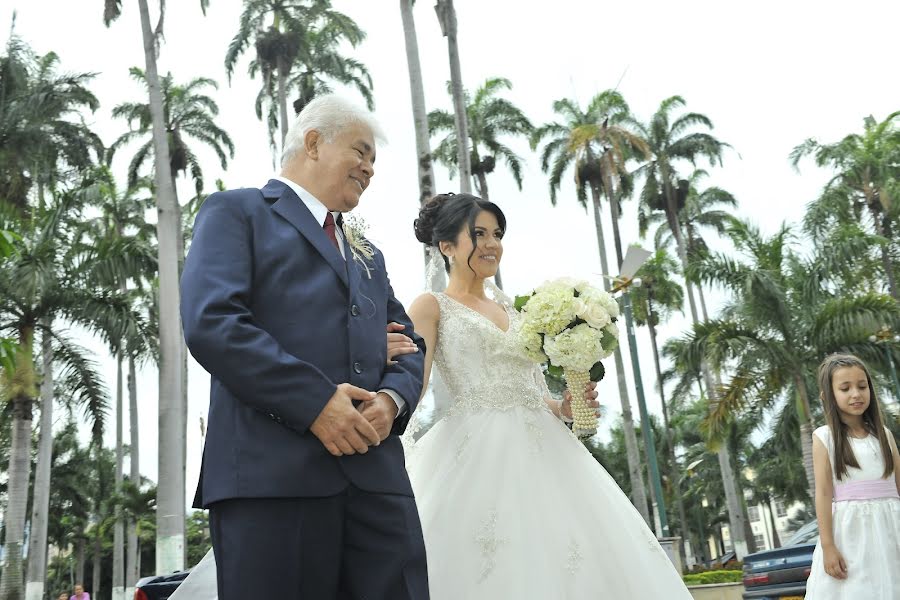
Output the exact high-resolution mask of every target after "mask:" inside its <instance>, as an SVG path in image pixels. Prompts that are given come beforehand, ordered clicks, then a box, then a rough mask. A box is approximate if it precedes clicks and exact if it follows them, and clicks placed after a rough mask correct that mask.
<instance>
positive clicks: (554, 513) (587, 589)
mask: <svg viewBox="0 0 900 600" xmlns="http://www.w3.org/2000/svg"><path fill="white" fill-rule="evenodd" d="M505 229H506V223H505V218H504V216H503V213H502V212H501V211H500V209H499V208H497V207H496V206H495V205H493V204H491V203H488V202H485V201H483V200H480V199H478V198H476V197H474V196H470V195H466V194H460V195H455V196H454V195H449V196H438V197H436V198H435V199H434V200H432V201H431V202H430V203H429V204H428V205H426V206H425V207H424V208H423V209H422V211H421V212H420V215H419V219H418V220H417V221H416V236H417V237H418V239H419V240H420V241H422V242H423V243H426V244H427V245H429V246H432V247H434V248H437V249H438V250H439V251H440V253H441V254H440V256H438V259H440V258H441V256H443V257H444V258H445V260H446V263H445V264H446V265H447V266H448V267H449V282H448V285H447V288H446V291H445V292H444V293H437V294H425V295H422V296H420V297H419V298H417V299H416V301H415V302H413V304H412V305H411V306H410V309H409V314H410V317H411V318H412V320H413V323H414V324H415V327H416V332H417V333H418V334H419V335H421V336H423V337H424V338H425V340H426V344H427V348H428V352H427V354H426V357H425V369H426V381H427V377H428V373H429V371H430V368H431V365H432V362H433V364H435V365H436V366H437V369H438V371H439V372H440V374H441V376H442V378H443V380H444V382H445V383H446V386H447V388H448V390H449V395H450V406H449V408H448V410H447V411H446V412H444V413H443V414H442V415H441V416H440V419H439V420H438V421H437V422H436V423H435V424H434V425H433V426H432V427H431V428H430V429H429V430H428V432H427V433H425V435H423V436H422V437H420V438H419V439H417V440H415V441H413V438H414V437H415V435H416V433H417V432H416V429H417V422H418V418H417V416H416V415H414V416H413V422H412V423H411V425H410V427H409V428H408V429H407V433H406V435H404V438H405V441H406V442H407V443H406V450H407V453H406V456H407V470H408V471H409V475H410V480H411V481H412V484H413V490H414V492H415V495H416V502H417V505H418V507H419V515H420V518H421V521H422V530H423V532H424V535H425V547H426V549H427V553H428V579H429V589H430V592H431V598H432V600H451V599H452V600H457V599H462V598H465V599H467V600H478V599H484V600H487V599H491V600H493V599H513V598H515V599H516V600H521V599H534V600H549V599H552V600H557V599H563V598H565V599H578V600H580V599H594V598H597V599H606V598H610V599H611V598H616V599H619V598H622V599H625V598H636V599H637V598H639V599H641V600H645V599H646V600H650V599H661V600H662V599H665V600H678V599H682V598H683V599H688V598H690V597H691V596H690V594H689V592H688V591H687V588H686V587H685V586H684V584H683V583H682V580H681V577H680V576H679V575H678V573H677V572H676V570H675V568H674V567H673V565H672V563H671V561H670V560H669V558H668V556H667V555H666V554H665V552H664V551H663V550H662V548H661V547H660V545H659V543H658V542H657V540H656V537H655V536H654V535H653V534H652V533H651V531H650V530H649V529H648V528H647V526H646V524H645V523H644V521H643V519H642V518H641V516H640V515H639V513H638V512H637V511H636V510H635V508H634V507H633V506H632V505H631V503H630V502H629V500H628V498H627V497H626V496H625V494H623V493H622V491H621V490H620V489H619V486H618V485H617V484H616V482H615V481H614V480H613V479H612V478H611V477H610V476H609V475H608V474H607V472H606V471H605V470H604V469H603V467H601V466H600V464H599V463H597V461H596V460H595V459H594V458H593V457H592V456H591V454H590V453H589V452H588V451H587V450H586V449H585V448H584V446H583V445H582V444H581V442H579V441H578V439H576V438H575V436H574V435H573V434H572V433H571V431H570V430H569V429H568V428H567V427H566V426H565V424H564V423H563V422H562V421H561V419H560V411H563V412H564V413H565V412H569V407H568V402H565V403H564V405H562V406H560V405H559V404H557V402H556V401H554V400H553V399H552V398H551V397H550V394H549V391H548V390H547V387H546V384H545V383H544V378H543V376H542V374H541V371H540V368H539V367H538V366H536V365H535V363H534V362H532V361H530V360H529V359H528V358H526V357H524V356H523V355H522V354H521V351H520V350H519V346H518V344H517V341H516V338H517V335H516V334H517V328H518V326H519V321H518V317H517V313H516V311H515V310H514V309H513V308H512V307H511V306H510V302H509V299H508V298H507V297H506V296H505V295H504V294H503V293H502V292H501V291H500V290H498V289H497V288H496V286H493V284H491V283H490V282H487V287H488V288H490V289H491V290H492V291H493V295H494V296H495V298H494V299H491V298H489V297H488V295H487V294H486V293H485V287H486V286H485V282H486V280H487V278H488V277H492V276H494V275H495V274H496V272H497V268H498V266H499V263H500V259H501V257H502V253H503V244H502V237H503V233H504V231H505ZM569 414H571V413H569Z"/></svg>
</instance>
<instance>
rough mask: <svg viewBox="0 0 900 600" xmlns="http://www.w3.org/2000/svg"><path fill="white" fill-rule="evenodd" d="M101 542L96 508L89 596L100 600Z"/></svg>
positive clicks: (98, 513)
mask: <svg viewBox="0 0 900 600" xmlns="http://www.w3.org/2000/svg"><path fill="white" fill-rule="evenodd" d="M102 541H103V540H102V538H101V537H100V512H99V507H98V511H97V523H96V524H95V525H94V549H93V556H92V561H93V565H92V567H93V568H92V569H91V579H92V580H93V581H92V582H91V583H92V585H91V594H92V595H93V597H94V598H102V595H101V594H100V575H101V574H102V571H101V566H102V565H101V564H100V561H101V559H102V558H103V555H102V552H101V550H102V545H101V543H102Z"/></svg>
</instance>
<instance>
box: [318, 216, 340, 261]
mask: <svg viewBox="0 0 900 600" xmlns="http://www.w3.org/2000/svg"><path fill="white" fill-rule="evenodd" d="M334 227H335V224H334V215H332V214H331V212H330V211H329V212H328V214H326V215H325V224H324V225H322V229H324V230H325V234H326V235H327V236H328V239H330V240H331V243H332V244H334V247H335V248H337V250H338V252H340V251H341V247H340V245H339V244H338V241H337V236H336V235H335V234H334Z"/></svg>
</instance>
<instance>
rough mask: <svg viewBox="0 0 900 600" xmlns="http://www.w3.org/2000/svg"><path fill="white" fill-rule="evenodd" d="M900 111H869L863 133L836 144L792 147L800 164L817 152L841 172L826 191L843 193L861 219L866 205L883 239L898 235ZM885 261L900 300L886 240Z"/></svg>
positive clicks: (893, 292)
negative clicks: (882, 116)
mask: <svg viewBox="0 0 900 600" xmlns="http://www.w3.org/2000/svg"><path fill="white" fill-rule="evenodd" d="M898 117H900V111H896V112H893V113H891V114H890V115H888V116H887V118H885V119H884V120H883V121H881V122H878V121H876V120H875V118H874V117H872V116H868V117H866V118H865V119H864V120H863V128H864V129H863V132H862V133H861V134H858V133H854V134H850V135H848V136H847V137H845V138H844V139H843V140H841V141H839V142H836V143H834V144H822V143H820V142H818V141H816V140H815V139H808V140H806V141H805V142H804V143H802V144H800V145H799V146H797V147H796V148H794V150H793V152H791V156H790V158H791V162H792V164H793V165H794V167H795V168H796V167H797V165H798V164H799V162H800V160H801V159H802V158H803V157H805V156H808V155H813V156H814V157H815V161H816V164H817V165H818V166H820V167H831V168H832V169H833V170H834V171H836V174H835V176H834V177H833V178H832V179H831V181H829V182H828V183H827V184H826V186H825V190H824V191H823V196H825V197H826V198H827V197H828V196H830V195H836V196H838V197H843V198H844V199H845V201H846V202H849V204H850V205H851V206H853V207H855V212H856V214H857V218H859V217H860V216H861V213H862V210H860V209H865V210H867V211H868V213H869V218H870V219H871V222H872V224H873V226H874V228H875V232H876V233H877V234H878V235H879V236H881V237H882V238H884V239H887V240H892V239H894V237H896V233H895V227H896V225H895V224H896V223H897V221H898V215H900V208H898V206H897V205H896V204H895V203H894V202H893V201H894V200H895V199H896V198H897V197H898V196H900V128H898V127H897V118H898ZM881 260H882V267H883V269H884V275H885V278H886V279H887V283H888V290H889V291H890V294H891V296H893V297H894V299H896V300H900V289H898V287H897V273H896V270H895V265H894V259H893V258H892V257H891V252H890V249H889V247H888V246H887V245H885V244H883V245H881Z"/></svg>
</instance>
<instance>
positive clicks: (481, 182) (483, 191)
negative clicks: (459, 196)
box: [475, 171, 490, 200]
mask: <svg viewBox="0 0 900 600" xmlns="http://www.w3.org/2000/svg"><path fill="white" fill-rule="evenodd" d="M475 177H477V178H478V195H479V196H481V198H482V199H484V200H490V198H489V197H488V184H487V175H485V174H484V173H482V172H481V171H479V172H478V173H477V174H476V175H475Z"/></svg>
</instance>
